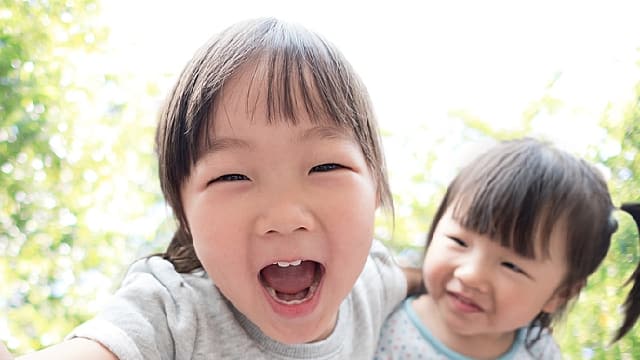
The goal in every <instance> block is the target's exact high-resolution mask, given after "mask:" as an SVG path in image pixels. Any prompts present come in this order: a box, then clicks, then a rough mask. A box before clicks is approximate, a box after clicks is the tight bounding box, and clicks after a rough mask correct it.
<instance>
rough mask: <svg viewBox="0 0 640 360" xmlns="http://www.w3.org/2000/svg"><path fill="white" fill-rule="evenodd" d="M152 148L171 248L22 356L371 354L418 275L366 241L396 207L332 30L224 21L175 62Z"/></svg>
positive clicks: (373, 130) (364, 107) (366, 113)
mask: <svg viewBox="0 0 640 360" xmlns="http://www.w3.org/2000/svg"><path fill="white" fill-rule="evenodd" d="M156 147H157V153H158V159H159V175H160V176H159V177H160V183H161V188H162V191H163V194H164V196H165V198H166V200H167V202H168V204H169V206H170V207H171V209H172V210H173V213H174V215H175V217H176V219H177V225H178V226H177V231H176V232H175V235H174V237H173V239H172V240H171V243H170V244H169V246H168V248H167V250H166V252H165V253H163V254H160V255H156V256H150V257H148V258H146V259H142V260H140V261H137V262H136V263H134V264H133V265H132V266H131V268H130V269H129V271H128V273H127V275H126V277H125V279H124V281H123V284H122V286H121V288H120V289H119V290H118V291H117V293H116V294H115V296H114V297H113V299H112V300H111V301H110V302H109V303H108V305H107V307H106V308H105V309H104V310H103V311H102V312H101V313H100V314H99V315H98V316H97V317H96V318H94V319H92V320H90V321H88V322H87V323H84V324H82V325H81V326H79V327H78V328H76V329H75V330H74V331H73V332H72V333H71V334H70V335H69V337H68V339H67V340H66V341H65V342H63V343H61V344H58V345H55V346H53V347H51V348H47V349H44V350H42V351H40V352H36V353H33V354H30V355H28V356H26V357H25V359H39V358H42V359H52V358H53V359H92V360H95V359H116V358H118V359H122V360H138V359H154V360H155V359H185V360H186V359H256V360H257V359H370V358H371V357H372V356H373V353H374V351H375V346H376V343H377V339H378V335H379V331H380V328H381V326H382V323H383V321H384V319H385V317H386V316H387V315H388V314H389V313H390V312H391V311H392V310H393V308H394V307H395V306H396V305H397V304H398V303H399V302H400V301H401V300H402V299H403V298H404V297H405V296H406V294H407V289H408V288H410V287H409V286H408V285H410V284H408V283H407V279H406V278H405V273H403V271H402V270H401V269H400V268H399V267H397V266H396V264H395V263H394V262H393V260H392V258H391V256H390V254H389V252H388V251H387V250H386V248H385V247H384V246H382V244H380V243H379V242H377V241H374V240H372V239H373V227H374V217H375V213H376V211H377V209H378V208H379V207H380V206H382V207H385V208H387V209H392V201H391V194H390V191H389V186H388V183H387V176H386V170H385V165H384V158H383V153H382V149H381V144H380V139H379V134H378V128H377V124H376V120H375V118H374V115H373V110H372V107H371V104H370V102H369V99H368V95H367V91H366V88H365V87H364V85H363V84H362V83H361V81H360V79H359V78H358V76H357V75H356V73H355V72H354V71H353V69H352V68H351V67H350V65H349V63H348V62H347V61H346V60H345V59H344V58H343V57H342V55H341V54H340V52H339V51H338V50H337V49H336V48H335V47H334V46H333V45H331V44H330V43H328V42H327V41H325V40H324V39H322V38H321V37H320V36H318V35H317V34H315V33H313V32H311V31H309V30H306V29H304V28H302V27H299V26H296V25H292V24H289V23H285V22H282V21H278V20H275V19H257V20H252V21H248V22H243V23H239V24H236V25H234V26H232V27H230V28H228V29H227V30H225V31H223V32H222V33H221V34H219V35H218V36H216V37H214V38H213V39H211V41H210V42H209V43H207V44H206V45H205V46H204V47H203V48H201V49H200V50H199V51H198V52H197V53H196V55H195V56H194V57H193V59H192V60H191V61H190V62H189V64H188V65H187V66H186V68H185V69H184V71H183V72H182V74H181V75H180V77H179V79H178V81H177V84H176V85H175V87H174V89H173V91H172V93H171V94H170V96H169V98H168V100H167V102H166V105H165V107H164V109H163V111H162V113H161V116H160V121H159V124H158V128H157V135H156ZM412 279H416V280H413V282H412V284H413V283H415V284H416V285H418V284H419V282H420V281H419V280H417V279H419V275H418V276H417V277H413V278H412Z"/></svg>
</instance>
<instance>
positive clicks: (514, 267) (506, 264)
mask: <svg viewBox="0 0 640 360" xmlns="http://www.w3.org/2000/svg"><path fill="white" fill-rule="evenodd" d="M502 266H504V267H506V268H508V269H509V270H511V271H513V272H515V273H518V274H523V275H527V273H525V272H524V270H522V269H521V268H520V267H518V265H516V264H514V263H511V262H508V261H504V262H502Z"/></svg>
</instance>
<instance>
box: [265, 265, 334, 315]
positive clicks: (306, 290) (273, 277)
mask: <svg viewBox="0 0 640 360" xmlns="http://www.w3.org/2000/svg"><path fill="white" fill-rule="evenodd" d="M324 271H325V270H324V266H322V264H320V263H318V262H316V261H313V260H295V261H291V262H288V261H278V262H275V263H273V264H271V265H268V266H265V267H264V268H262V270H260V274H259V276H258V277H259V279H260V283H261V284H262V286H264V287H265V289H266V290H267V292H268V293H269V295H271V297H272V298H273V299H274V300H275V301H276V302H278V303H281V304H285V305H298V304H302V303H304V302H306V301H308V300H309V299H311V298H313V295H314V294H315V292H316V290H317V289H318V285H319V284H320V280H322V277H323V276H324Z"/></svg>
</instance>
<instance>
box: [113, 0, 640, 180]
mask: <svg viewBox="0 0 640 360" xmlns="http://www.w3.org/2000/svg"><path fill="white" fill-rule="evenodd" d="M103 13H104V15H105V23H106V24H107V25H108V26H109V27H110V30H111V39H110V44H111V46H112V49H113V51H112V55H113V60H112V61H113V64H112V66H120V68H119V69H120V71H119V72H120V73H126V72H130V73H131V74H135V75H136V76H141V77H148V78H150V79H153V78H154V77H159V74H170V75H172V76H170V77H168V80H170V81H167V82H166V84H165V85H166V86H167V87H168V86H169V85H171V82H172V81H173V80H174V79H175V74H176V73H178V72H179V71H180V70H181V69H182V66H183V65H184V63H185V62H186V61H187V59H188V58H189V57H190V56H191V55H192V54H193V52H194V51H195V50H196V49H197V48H198V47H199V46H200V45H201V44H202V43H204V42H205V41H206V39H208V38H209V37H210V36H211V35H213V34H214V33H216V32H217V31H219V30H221V29H223V28H224V27H226V26H228V25H230V24H231V23H233V22H236V21H238V20H242V19H246V18H252V17H257V16H277V17H281V18H284V19H288V20H292V21H295V22H299V23H302V24H304V25H306V26H308V27H311V28H313V29H315V30H317V31H318V32H320V33H321V34H323V35H324V36H326V37H327V38H328V39H329V40H331V41H333V42H334V43H336V44H337V45H338V46H339V47H340V49H341V50H342V51H343V52H344V53H345V55H346V56H347V58H348V59H349V60H350V61H351V62H352V64H353V65H354V67H355V68H356V70H357V71H358V72H359V73H360V75H361V76H362V77H363V79H364V81H365V83H366V84H367V85H368V88H369V90H370V92H371V96H372V99H373V102H374V106H375V108H376V111H377V113H378V116H379V119H380V122H381V125H382V128H383V129H384V130H385V132H386V133H390V134H392V135H393V136H392V137H389V138H388V139H386V140H385V141H386V143H385V147H386V149H385V150H386V152H387V158H388V161H389V163H390V169H391V171H392V175H394V176H392V180H394V178H395V180H394V181H395V182H396V185H394V184H393V183H392V186H403V185H402V182H403V180H402V179H401V178H404V177H405V176H404V175H403V174H406V175H407V177H409V176H410V175H411V173H412V171H413V172H415V171H417V170H416V168H415V167H416V166H417V167H419V166H420V164H421V161H423V159H420V154H421V153H424V154H426V153H427V152H429V151H440V150H439V149H438V148H437V147H440V146H442V150H441V154H439V156H440V155H442V156H443V157H445V158H447V159H449V158H448V157H447V156H449V157H450V156H452V155H456V153H457V152H458V150H459V146H460V144H461V142H460V141H461V136H462V135H461V128H460V124H459V123H457V122H456V121H453V120H452V119H451V118H449V117H448V113H449V112H450V111H452V110H463V111H465V112H467V113H469V114H472V115H474V116H475V117H478V118H480V119H483V120H486V121H490V122H491V124H493V126H495V127H498V128H517V127H518V125H519V124H520V119H521V118H522V113H523V111H524V109H526V108H527V107H528V105H529V104H531V103H532V102H533V101H536V100H538V99H540V98H541V97H542V96H543V95H544V94H545V92H546V91H547V90H546V87H547V85H548V84H549V83H550V82H551V81H552V80H553V79H554V78H555V77H557V76H558V74H561V75H560V76H559V77H558V80H557V82H556V84H555V86H554V87H553V89H552V90H551V94H552V95H553V96H555V97H558V98H560V99H561V100H562V101H563V102H564V104H565V107H564V109H565V110H564V111H563V112H561V113H560V114H558V115H556V116H553V117H540V119H538V120H537V122H536V129H535V132H536V133H539V134H543V135H544V136H546V137H548V138H551V139H552V140H554V141H557V142H560V143H562V146H564V147H567V148H570V149H572V150H574V151H577V152H584V151H585V149H586V147H587V146H588V145H590V144H598V143H600V142H602V138H601V137H602V132H600V131H598V129H597V127H596V126H595V124H596V123H597V122H598V121H599V120H600V119H601V117H602V113H603V111H604V109H605V106H606V105H607V103H609V102H612V103H614V105H615V106H614V108H615V107H617V109H618V111H619V109H620V108H621V106H622V105H624V104H625V103H626V102H627V101H628V100H629V99H630V98H631V96H632V95H633V90H632V89H633V86H634V84H636V83H637V82H638V81H639V80H640V71H639V67H638V65H637V62H638V60H640V52H639V51H638V47H639V46H640V26H638V25H637V14H640V1H546V0H545V1H527V2H524V1H404V0H399V1H385V2H379V1H335V0H327V1H316V2H309V1H270V2H267V1H226V2H222V1H201V0H181V1H151V0H144V1H128V0H109V1H104V2H103ZM166 90H167V89H162V91H163V93H166ZM577 132H580V136H576V133H577ZM443 138H444V139H445V140H444V141H443ZM447 138H451V139H450V141H449V142H447V140H446V139H447ZM442 153H444V154H442ZM446 153H450V154H446ZM409 157H415V158H417V160H416V159H414V160H415V162H411V160H410V159H409V160H407V159H408V158H409ZM443 164H444V167H441V169H440V170H442V171H444V172H446V171H447V168H451V166H450V164H451V162H450V161H449V160H447V161H445V162H444V163H443ZM412 168H413V169H412ZM437 170H438V167H437V166H436V168H435V170H434V172H437ZM418 171H419V169H418ZM447 176H448V174H447ZM396 188H401V187H396Z"/></svg>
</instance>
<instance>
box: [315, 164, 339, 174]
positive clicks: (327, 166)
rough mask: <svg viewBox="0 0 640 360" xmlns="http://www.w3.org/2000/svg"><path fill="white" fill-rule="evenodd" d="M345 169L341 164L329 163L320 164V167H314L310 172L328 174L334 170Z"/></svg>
mask: <svg viewBox="0 0 640 360" xmlns="http://www.w3.org/2000/svg"><path fill="white" fill-rule="evenodd" d="M342 168H344V166H342V165H340V164H336V163H327V164H320V165H316V166H314V167H312V168H311V170H309V172H310V173H311V172H328V171H332V170H338V169H342Z"/></svg>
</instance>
